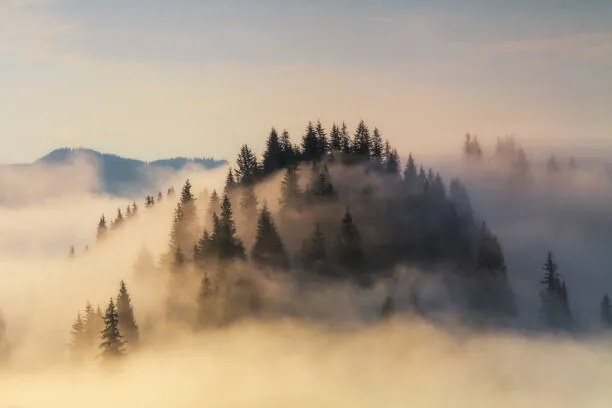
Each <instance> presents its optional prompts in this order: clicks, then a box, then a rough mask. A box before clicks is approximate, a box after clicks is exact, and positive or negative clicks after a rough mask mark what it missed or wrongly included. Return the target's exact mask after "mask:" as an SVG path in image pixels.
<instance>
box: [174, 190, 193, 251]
mask: <svg viewBox="0 0 612 408" xmlns="http://www.w3.org/2000/svg"><path fill="white" fill-rule="evenodd" d="M191 189H192V186H191V182H190V181H189V180H187V181H185V184H184V186H183V189H182V190H181V196H180V200H179V202H178V204H177V207H176V209H175V211H174V221H173V223H172V230H171V232H170V245H169V254H174V253H176V251H177V249H180V251H181V252H182V253H183V255H185V254H190V253H191V250H192V248H193V245H194V244H195V242H196V239H197V238H196V236H197V230H198V216H197V209H196V205H195V197H194V195H193V193H192V191H191Z"/></svg>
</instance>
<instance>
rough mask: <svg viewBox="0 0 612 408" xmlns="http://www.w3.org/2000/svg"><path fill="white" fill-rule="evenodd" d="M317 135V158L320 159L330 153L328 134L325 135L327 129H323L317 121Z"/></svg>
mask: <svg viewBox="0 0 612 408" xmlns="http://www.w3.org/2000/svg"><path fill="white" fill-rule="evenodd" d="M315 133H316V134H317V156H318V157H320V156H323V155H324V154H325V153H327V151H329V142H328V140H327V134H326V133H325V129H323V125H321V122H320V121H317V125H316V128H315Z"/></svg>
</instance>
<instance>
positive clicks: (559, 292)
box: [540, 252, 572, 330]
mask: <svg viewBox="0 0 612 408" xmlns="http://www.w3.org/2000/svg"><path fill="white" fill-rule="evenodd" d="M543 269H544V277H543V278H542V281H541V285H542V288H541V291H540V296H541V300H542V309H541V316H542V318H543V319H544V322H545V324H546V325H547V326H548V327H550V328H551V329H553V330H568V329H570V328H571V326H572V315H571V310H570V306H569V297H568V294H567V287H566V285H565V282H563V281H562V280H561V277H560V275H559V272H558V266H557V264H556V263H555V262H554V260H553V256H552V253H550V252H549V253H548V257H547V258H546V263H545V264H544V266H543Z"/></svg>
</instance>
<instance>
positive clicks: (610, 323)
mask: <svg viewBox="0 0 612 408" xmlns="http://www.w3.org/2000/svg"><path fill="white" fill-rule="evenodd" d="M600 318H601V325H602V327H603V328H604V329H605V330H610V329H612V307H611V306H610V298H609V297H608V295H604V297H603V298H602V299H601V306H600Z"/></svg>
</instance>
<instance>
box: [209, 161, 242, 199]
mask: <svg viewBox="0 0 612 408" xmlns="http://www.w3.org/2000/svg"><path fill="white" fill-rule="evenodd" d="M236 184H237V183H236V179H235V178H234V171H233V170H232V168H231V167H230V168H229V169H228V171H227V177H226V178H225V189H224V190H223V194H231V193H232V192H233V191H234V189H235V188H236ZM213 193H214V194H215V195H216V194H217V193H216V192H215V191H213ZM218 201H219V197H218V196H217V202H218Z"/></svg>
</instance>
